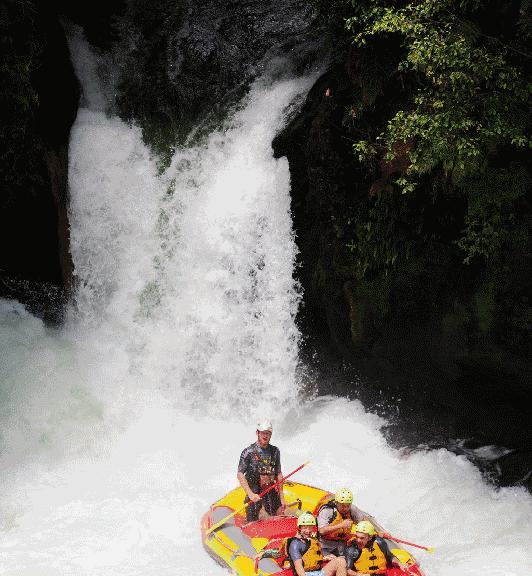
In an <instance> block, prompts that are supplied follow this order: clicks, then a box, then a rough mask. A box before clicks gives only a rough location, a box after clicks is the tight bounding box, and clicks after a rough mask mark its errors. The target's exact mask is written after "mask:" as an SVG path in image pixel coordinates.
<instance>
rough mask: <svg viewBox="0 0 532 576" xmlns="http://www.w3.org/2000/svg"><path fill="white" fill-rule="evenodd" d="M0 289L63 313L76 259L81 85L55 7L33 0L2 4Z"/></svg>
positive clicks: (44, 311) (39, 309) (48, 312)
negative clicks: (74, 168) (72, 157)
mask: <svg viewBox="0 0 532 576" xmlns="http://www.w3.org/2000/svg"><path fill="white" fill-rule="evenodd" d="M1 16H2V17H1V19H0V20H1V25H2V27H3V30H2V35H3V44H4V54H5V55H6V56H5V57H6V60H5V61H6V76H5V84H4V87H3V91H2V100H3V102H2V108H3V110H4V114H3V116H2V119H1V120H0V129H1V139H2V166H1V167H0V171H1V172H2V174H1V176H2V188H1V192H0V241H1V243H2V246H3V250H2V251H1V255H0V296H1V297H12V298H17V299H18V300H20V301H22V302H23V303H25V304H27V305H28V306H29V308H30V309H31V310H32V311H34V312H36V313H38V314H40V315H42V316H44V317H47V318H49V319H52V320H53V319H58V316H59V315H60V311H61V306H62V302H63V300H64V297H65V294H66V292H67V291H68V289H69V286H70V281H71V274H72V263H71V259H70V253H69V238H68V221H67V165H68V160H67V152H68V139H69V134H70V127H71V125H72V123H73V121H74V119H75V116H76V112H77V103H78V99H79V87H78V83H77V80H76V78H75V76H74V72H73V69H72V66H71V63H70V57H69V53H68V47H67V44H66V39H65V36H64V32H63V29H62V27H61V25H60V23H59V21H58V19H57V17H56V15H55V14H54V13H52V12H50V11H48V9H47V8H46V7H41V6H40V4H37V3H33V2H25V3H17V2H11V3H6V4H5V5H4V6H3V8H2V14H1Z"/></svg>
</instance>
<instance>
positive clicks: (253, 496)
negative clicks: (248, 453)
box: [236, 472, 261, 502]
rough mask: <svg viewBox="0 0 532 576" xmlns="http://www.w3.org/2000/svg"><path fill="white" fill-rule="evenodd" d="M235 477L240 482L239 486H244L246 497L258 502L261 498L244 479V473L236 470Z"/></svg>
mask: <svg viewBox="0 0 532 576" xmlns="http://www.w3.org/2000/svg"><path fill="white" fill-rule="evenodd" d="M236 477H237V478H238V481H239V482H240V486H242V488H244V492H245V493H246V495H247V497H248V498H249V499H250V500H251V501H252V502H258V501H259V500H260V499H261V498H260V496H259V495H258V494H255V492H253V490H252V489H251V488H250V487H249V484H248V481H247V480H246V477H245V476H244V474H242V472H238V473H237V475H236Z"/></svg>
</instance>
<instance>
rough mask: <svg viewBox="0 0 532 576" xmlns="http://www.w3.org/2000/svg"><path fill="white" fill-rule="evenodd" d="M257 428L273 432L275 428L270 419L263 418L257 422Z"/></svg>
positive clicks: (261, 430)
mask: <svg viewBox="0 0 532 576" xmlns="http://www.w3.org/2000/svg"><path fill="white" fill-rule="evenodd" d="M257 430H258V431H259V432H271V431H272V430H273V427H272V423H271V422H270V421H269V420H261V421H260V422H259V423H258V424H257Z"/></svg>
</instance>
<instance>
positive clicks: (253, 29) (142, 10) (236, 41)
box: [118, 0, 313, 136]
mask: <svg viewBox="0 0 532 576" xmlns="http://www.w3.org/2000/svg"><path fill="white" fill-rule="evenodd" d="M154 4H155V6H154ZM312 21H313V20H312V15H311V12H310V9H309V5H308V3H307V2H306V1H305V0H284V1H283V2H274V1H273V0H268V1H262V2H260V1H257V0H232V1H229V0H225V1H220V0H207V1H205V2H186V1H178V2H175V1H172V2H169V1H168V0H157V1H156V2H155V3H150V5H149V6H148V5H146V4H145V3H143V2H140V1H133V2H130V3H129V5H128V9H127V11H126V13H125V15H124V19H123V21H122V22H121V24H120V35H121V38H122V41H121V45H120V47H119V48H118V52H119V55H118V59H119V61H120V62H121V63H122V66H123V69H122V83H121V87H120V91H121V94H120V96H119V103H120V108H121V110H122V113H123V114H124V115H125V116H126V117H127V118H135V119H136V120H137V121H140V122H141V123H142V124H143V126H144V127H145V132H148V133H149V130H150V127H153V126H159V127H160V129H161V130H164V131H166V133H167V134H168V135H170V133H171V131H172V132H175V131H179V132H181V133H183V132H186V131H187V130H188V129H189V128H190V126H191V125H192V124H193V123H194V121H195V120H196V119H197V118H198V117H199V116H201V115H202V114H204V113H206V112H213V111H214V112H215V113H216V112H222V111H223V109H224V108H226V107H227V104H228V103H231V102H234V101H236V99H238V97H240V96H241V95H242V92H243V91H244V90H245V88H246V86H247V85H248V83H249V81H250V80H251V79H252V78H253V77H254V76H256V75H257V74H258V73H260V71H261V69H262V67H261V61H262V59H263V58H264V57H265V56H267V55H268V54H271V55H274V53H275V51H276V50H278V51H279V52H282V53H284V54H290V52H291V51H292V53H295V54H296V55H301V56H302V58H301V59H302V60H304V59H305V56H304V53H305V49H306V47H308V44H309V41H310V36H311V33H310V27H311V24H312ZM148 136H149V134H148Z"/></svg>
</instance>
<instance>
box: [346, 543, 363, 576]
mask: <svg viewBox="0 0 532 576" xmlns="http://www.w3.org/2000/svg"><path fill="white" fill-rule="evenodd" d="M361 553H362V550H360V548H359V547H358V546H357V545H356V544H355V543H354V542H353V543H351V544H350V545H349V546H347V547H346V549H345V554H344V556H345V562H346V564H347V576H357V575H358V572H357V571H356V570H355V562H356V561H357V560H358V558H359V557H360V554H361Z"/></svg>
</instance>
